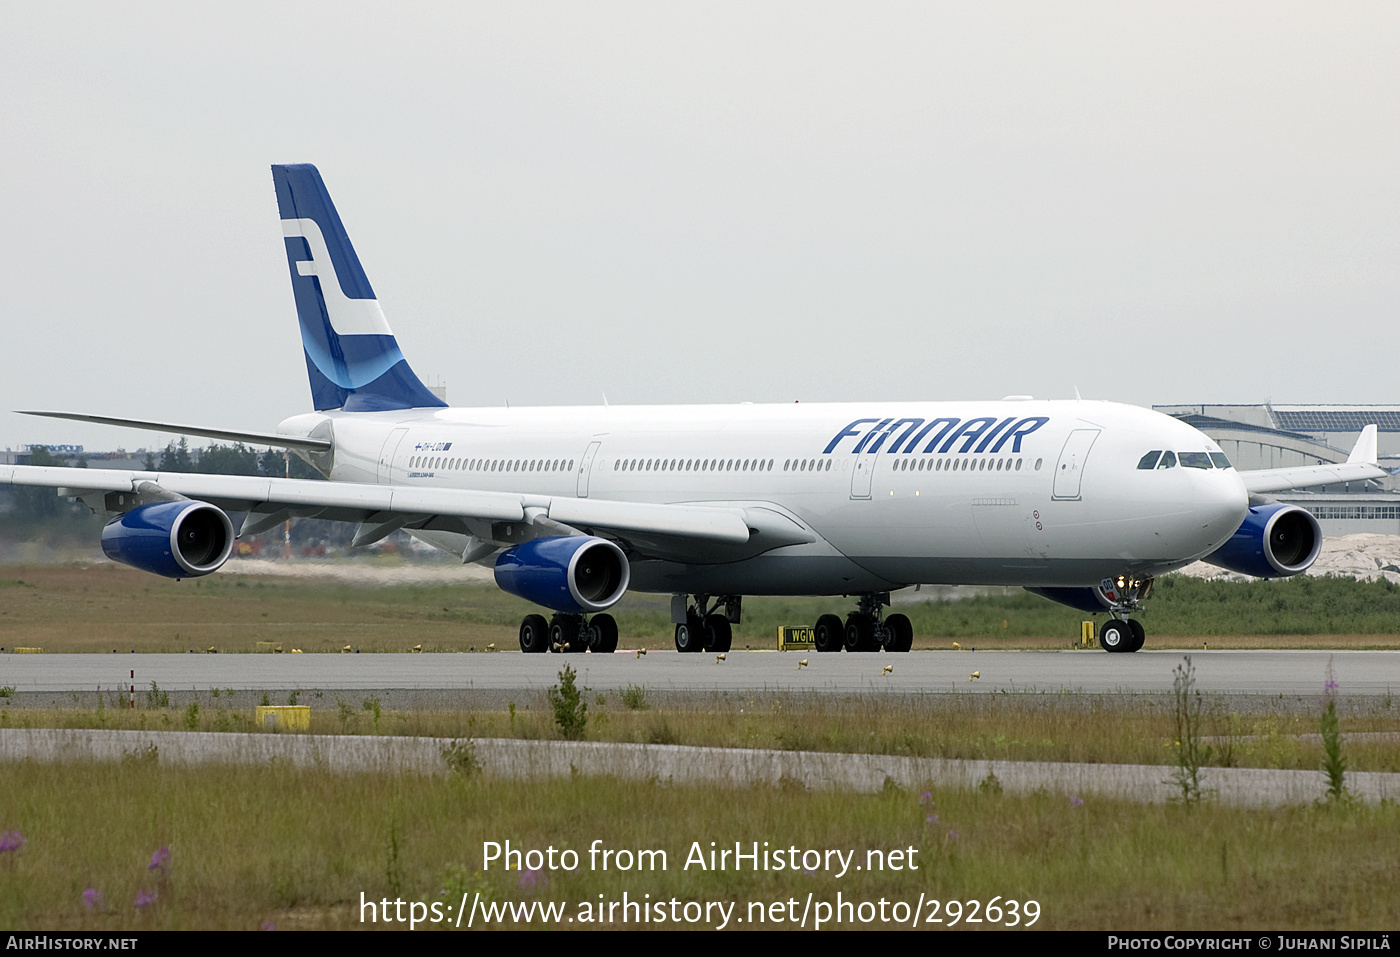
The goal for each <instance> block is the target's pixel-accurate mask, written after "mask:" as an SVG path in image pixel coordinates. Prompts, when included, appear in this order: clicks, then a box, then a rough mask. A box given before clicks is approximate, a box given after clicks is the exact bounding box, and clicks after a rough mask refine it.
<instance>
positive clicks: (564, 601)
mask: <svg viewBox="0 0 1400 957" xmlns="http://www.w3.org/2000/svg"><path fill="white" fill-rule="evenodd" d="M631 580H632V568H631V566H630V565H629V564H628V563H627V556H626V555H624V554H623V553H622V549H620V548H618V547H617V546H616V545H614V544H613V543H612V542H610V541H608V540H607V539H603V538H594V537H585V536H563V537H556V538H536V539H531V540H530V541H528V542H525V543H524V544H521V545H516V546H515V547H514V548H511V549H507V550H506V551H504V552H502V553H501V554H500V555H499V556H498V557H497V558H496V584H497V585H500V586H501V588H502V589H503V590H505V591H508V592H510V593H511V594H512V595H515V596H517V597H519V598H524V599H525V600H526V601H530V602H534V603H535V604H536V605H543V606H545V607H546V608H552V609H554V610H555V611H561V612H570V613H579V612H587V613H592V612H598V611H603V610H605V609H607V608H611V607H612V606H613V605H615V604H617V602H618V600H619V599H620V598H622V596H623V595H624V594H626V592H627V585H628V584H629V583H630V582H631Z"/></svg>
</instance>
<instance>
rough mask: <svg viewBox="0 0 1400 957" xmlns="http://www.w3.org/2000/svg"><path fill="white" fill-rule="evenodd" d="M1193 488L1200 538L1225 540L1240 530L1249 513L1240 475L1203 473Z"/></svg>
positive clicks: (1220, 472)
mask: <svg viewBox="0 0 1400 957" xmlns="http://www.w3.org/2000/svg"><path fill="white" fill-rule="evenodd" d="M1193 484H1194V485H1195V489H1194V493H1195V494H1194V495H1193V496H1192V498H1193V499H1194V505H1195V512H1196V515H1197V517H1198V518H1199V520H1200V523H1201V533H1202V537H1203V538H1207V539H1210V540H1211V541H1215V540H1219V541H1222V542H1223V541H1224V540H1225V539H1227V538H1229V537H1230V536H1231V535H1233V534H1234V533H1235V529H1237V528H1239V527H1240V523H1241V522H1243V521H1244V518H1245V515H1246V514H1248V512H1249V493H1248V492H1246V491H1245V487H1244V481H1243V480H1242V479H1241V478H1240V476H1239V473H1238V472H1235V471H1234V470H1229V471H1214V470H1212V471H1203V472H1201V473H1200V474H1199V475H1198V476H1197V477H1196V481H1195V482H1194V483H1193Z"/></svg>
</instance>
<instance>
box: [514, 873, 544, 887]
mask: <svg viewBox="0 0 1400 957" xmlns="http://www.w3.org/2000/svg"><path fill="white" fill-rule="evenodd" d="M548 883H549V878H548V877H546V876H545V875H544V872H543V871H538V870H535V871H525V872H524V873H522V874H521V875H520V886H521V887H534V886H535V885H537V884H548Z"/></svg>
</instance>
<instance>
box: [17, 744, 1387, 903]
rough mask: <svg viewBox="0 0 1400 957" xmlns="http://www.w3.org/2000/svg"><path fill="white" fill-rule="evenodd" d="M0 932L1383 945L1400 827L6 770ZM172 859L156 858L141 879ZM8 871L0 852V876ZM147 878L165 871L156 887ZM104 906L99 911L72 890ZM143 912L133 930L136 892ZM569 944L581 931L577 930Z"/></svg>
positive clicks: (329, 779)
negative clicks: (944, 937)
mask: <svg viewBox="0 0 1400 957" xmlns="http://www.w3.org/2000/svg"><path fill="white" fill-rule="evenodd" d="M0 771H3V774H4V777H5V787H4V788H3V789H0V829H14V830H17V831H19V832H22V833H23V835H24V837H25V839H26V843H25V844H24V845H23V846H22V847H20V848H19V849H18V850H17V851H14V852H12V853H9V854H8V856H7V857H6V859H5V860H0V925H3V926H5V927H8V928H10V929H13V930H21V929H36V928H42V929H99V928H102V929H141V928H244V929H255V928H257V927H258V926H259V925H261V924H262V923H263V922H271V923H272V924H274V925H276V926H277V927H278V928H279V929H290V928H297V927H328V928H348V927H355V926H358V921H357V910H358V907H357V905H358V903H359V900H360V895H361V893H363V894H364V895H365V897H366V898H367V899H373V900H379V899H382V898H384V897H388V898H390V899H391V900H392V899H394V898H396V897H400V896H401V897H403V898H404V899H410V900H412V899H416V900H424V901H432V900H435V899H438V897H439V894H440V892H441V891H443V890H444V889H447V888H451V890H449V893H450V894H453V895H454V896H453V897H451V898H450V902H451V903H454V904H455V903H457V898H456V896H455V895H456V894H457V893H459V890H458V889H460V888H461V887H463V886H464V885H466V886H469V887H473V888H475V890H476V891H479V892H482V893H484V894H485V895H487V896H488V897H492V898H494V899H496V900H519V899H522V898H537V899H553V900H562V901H570V902H573V903H574V904H577V903H579V902H584V901H592V902H596V901H597V900H598V899H599V898H598V895H600V894H601V895H603V896H604V897H605V898H606V899H609V900H616V899H618V898H620V897H621V895H622V893H623V892H624V891H626V892H628V893H629V894H630V895H631V896H633V897H634V898H635V897H638V896H641V895H642V894H650V895H651V896H652V899H669V898H671V897H672V896H675V897H677V898H679V899H680V900H682V901H685V900H702V901H703V900H723V901H738V902H740V905H741V908H740V911H739V912H740V913H744V910H743V907H744V905H745V904H746V903H747V902H749V901H757V902H761V903H765V904H766V903H771V902H774V901H780V900H787V899H789V898H792V897H796V898H797V899H799V900H805V899H806V896H807V894H808V893H809V892H811V893H813V894H814V895H815V896H816V899H818V900H828V901H830V900H834V898H835V896H836V893H837V892H838V891H839V892H841V893H842V895H843V896H844V897H845V899H847V900H852V899H854V900H857V901H862V900H864V901H872V902H873V901H876V900H878V899H879V898H881V897H884V898H886V899H888V900H892V901H893V900H904V901H907V902H909V903H911V904H912V903H913V902H915V901H916V900H917V899H918V897H919V895H920V894H921V893H922V894H925V895H926V896H927V897H929V898H938V899H943V900H946V899H950V898H957V899H960V900H969V899H980V900H982V901H983V902H985V901H988V900H990V899H991V898H993V897H994V896H998V895H1000V896H1001V897H1002V898H1003V899H1005V898H1008V897H1009V898H1015V899H1018V900H1022V901H1024V900H1027V899H1034V900H1036V901H1038V902H1039V904H1040V907H1041V913H1042V917H1041V919H1040V921H1038V923H1037V926H1039V927H1045V928H1080V929H1087V928H1120V929H1127V928H1142V929H1151V928H1158V929H1174V930H1187V929H1192V928H1221V927H1271V928H1274V927H1276V928H1280V929H1294V928H1328V927H1333V928H1337V927H1345V928H1348V929H1363V928H1388V927H1394V926H1396V924H1397V922H1400V897H1397V896H1396V895H1395V894H1393V893H1391V892H1390V887H1391V884H1392V881H1391V880H1390V877H1389V875H1391V874H1392V872H1393V869H1394V862H1395V861H1396V860H1397V859H1400V808H1397V807H1396V806H1395V805H1394V804H1387V805H1382V806H1379V807H1348V806H1328V807H1309V808H1301V809H1289V810H1276V811H1248V810H1240V809H1232V808H1228V807H1214V806H1211V805H1209V804H1207V805H1200V806H1197V807H1194V808H1189V809H1188V808H1185V807H1182V806H1136V805H1132V804H1127V803H1117V802H1106V801H1105V802H1101V801H1098V800H1096V799H1089V800H1087V801H1080V802H1078V803H1076V802H1075V800H1073V799H1071V800H1066V799H1065V798H1064V797H1061V796H1050V795H1034V796H1029V797H1014V796H1010V795H996V794H995V793H994V792H993V791H989V790H984V791H978V790H969V791H954V790H930V791H929V793H928V794H927V795H926V796H923V797H921V796H920V795H919V794H917V793H914V792H905V791H900V790H898V789H893V788H891V789H888V790H887V791H885V792H884V793H882V794H877V795H853V794H846V793H835V792H831V793H828V792H807V791H803V790H801V789H796V788H787V787H771V788H770V787H757V788H726V787H716V786H706V787H673V786H669V785H667V784H666V783H664V782H634V781H618V780H612V779H606V778H583V777H579V778H574V779H569V780H558V781H553V782H549V783H540V782H510V781H496V780H489V779H482V778H479V777H464V776H461V775H453V776H449V777H437V778H426V777H416V776H388V775H371V774H365V775H356V776H353V777H339V776H335V775H332V774H329V773H326V772H320V771H303V772H298V771H293V770H291V769H288V768H284V767H275V766H274V767H263V768H239V769H222V768H202V769H179V768H162V767H155V766H148V765H139V764H128V765H99V764H84V763H78V764H72V765H36V764H27V763H22V764H15V765H9V766H6V767H4V768H3V769H0ZM506 840H509V841H510V842H511V843H512V846H513V847H516V848H539V849H541V850H543V849H544V848H546V847H549V846H551V845H553V846H554V847H556V848H566V847H567V848H573V849H575V850H577V851H579V852H580V854H581V856H582V857H583V859H584V864H583V866H582V867H581V868H580V869H579V870H578V871H577V872H574V873H568V872H563V871H555V872H552V873H550V872H547V873H545V874H543V875H540V877H541V878H543V879H541V880H537V881H534V882H533V883H532V884H531V886H529V887H522V875H521V874H520V873H519V872H516V871H505V870H501V869H499V868H496V867H493V868H485V869H484V868H483V852H482V846H483V842H486V841H495V842H501V843H503V842H505V841H506ZM594 840H598V841H601V842H602V846H604V847H609V848H613V849H619V848H627V849H632V850H634V851H635V850H638V849H643V848H647V849H660V850H665V851H666V852H667V855H668V858H669V860H668V864H669V867H668V869H667V870H666V871H664V872H661V871H658V872H654V873H637V872H619V871H617V870H613V869H610V870H607V871H604V870H589V868H588V865H587V849H588V847H589V846H590V844H591V842H593V841H594ZM711 841H714V842H716V845H718V846H725V845H728V846H730V847H732V846H733V843H734V842H736V841H738V842H743V843H744V844H745V845H746V846H747V845H749V844H750V843H751V842H754V841H757V842H759V843H760V846H761V845H762V842H764V841H767V842H768V843H769V846H770V847H772V848H787V847H797V848H799V849H808V848H812V849H818V850H825V849H833V848H839V849H843V850H850V849H854V850H857V851H859V852H860V854H861V858H860V859H862V860H863V855H864V851H865V850H867V849H871V848H874V849H881V850H886V851H888V850H895V849H901V850H903V849H913V850H914V851H915V852H916V854H915V855H913V861H914V862H915V863H917V864H918V870H903V871H889V870H886V871H883V872H881V871H860V872H851V873H847V874H846V875H845V876H843V877H839V878H838V877H835V876H834V875H833V874H830V873H827V872H824V871H817V872H815V873H811V874H808V873H804V872H803V871H801V870H799V871H796V872H793V871H760V872H758V873H753V872H751V871H745V872H739V873H736V872H735V871H733V870H726V871H708V870H706V871H701V870H698V869H696V868H694V867H692V868H691V869H689V870H686V869H683V867H682V864H683V862H684V860H685V858H686V854H687V851H688V850H689V849H690V846H691V844H692V842H700V844H701V847H702V848H703V849H705V850H708V849H709V842H711ZM162 847H167V848H168V849H169V859H168V861H166V862H165V863H164V864H163V865H162V866H161V868H152V867H151V864H152V863H153V860H152V858H153V855H154V854H155V853H156V852H157V851H158V850H159V849H160V848H162ZM3 853H4V852H0V854H3ZM157 871H160V873H158V872H157ZM89 888H92V889H94V890H95V891H97V892H99V893H100V894H101V895H102V899H103V902H104V903H103V906H102V909H100V910H94V911H89V910H88V909H87V907H86V906H85V904H84V901H83V895H84V891H85V890H87V889H89ZM143 893H146V894H149V893H155V894H156V895H157V897H156V900H155V902H154V903H152V904H151V905H150V906H148V907H147V908H146V909H145V910H144V911H140V910H138V909H137V908H136V907H135V901H136V899H137V897H138V895H140V894H143ZM570 927H571V929H578V925H570Z"/></svg>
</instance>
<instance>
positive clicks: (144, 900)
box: [136, 891, 156, 910]
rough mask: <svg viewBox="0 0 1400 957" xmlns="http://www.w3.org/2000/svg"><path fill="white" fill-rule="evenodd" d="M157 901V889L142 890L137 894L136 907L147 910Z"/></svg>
mask: <svg viewBox="0 0 1400 957" xmlns="http://www.w3.org/2000/svg"><path fill="white" fill-rule="evenodd" d="M155 902H156V892H155V891H142V892H141V893H139V894H137V895H136V909H137V910H145V909H146V908H147V907H150V906H151V905H152V904H154V903H155Z"/></svg>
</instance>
